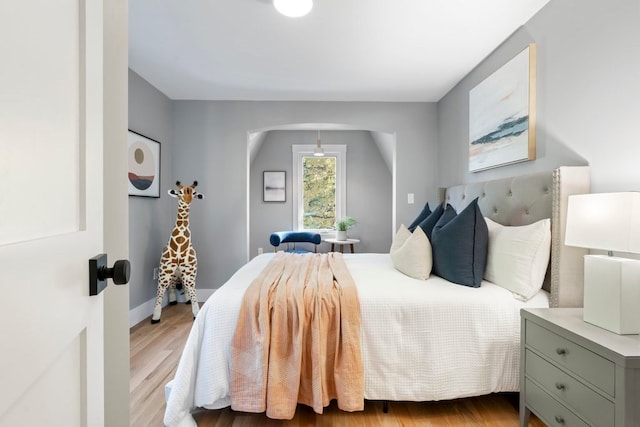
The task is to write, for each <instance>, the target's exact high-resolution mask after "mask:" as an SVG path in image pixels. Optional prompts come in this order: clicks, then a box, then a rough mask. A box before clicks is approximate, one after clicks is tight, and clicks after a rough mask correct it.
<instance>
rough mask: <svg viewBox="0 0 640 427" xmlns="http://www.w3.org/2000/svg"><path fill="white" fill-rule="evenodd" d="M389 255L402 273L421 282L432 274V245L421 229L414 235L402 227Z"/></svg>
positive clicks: (417, 228)
mask: <svg viewBox="0 0 640 427" xmlns="http://www.w3.org/2000/svg"><path fill="white" fill-rule="evenodd" d="M389 253H390V255H391V260H392V261H393V266H394V267H395V268H396V270H398V271H400V272H401V273H404V274H406V275H407V276H409V277H413V278H414V279H420V280H426V279H427V278H428V277H429V275H430V274H431V266H432V262H433V261H432V254H431V244H430V243H429V239H428V238H427V235H426V234H424V232H423V231H422V229H420V227H416V229H415V231H414V232H413V233H412V232H410V231H409V230H408V229H407V227H405V226H404V224H403V225H401V226H400V229H399V230H398V232H397V233H396V236H395V237H394V239H393V243H392V244H391V249H390V250H389Z"/></svg>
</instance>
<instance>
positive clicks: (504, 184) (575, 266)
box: [444, 166, 591, 307]
mask: <svg viewBox="0 0 640 427" xmlns="http://www.w3.org/2000/svg"><path fill="white" fill-rule="evenodd" d="M590 186H591V184H590V178H589V167H588V166H578V167H569V166H565V167H560V168H558V169H555V170H553V171H551V172H540V173H535V174H530V175H522V176H516V177H512V178H503V179H497V180H493V181H486V182H478V183H472V184H465V185H456V186H454V187H449V188H447V189H446V192H445V196H444V197H445V201H446V202H447V203H449V204H451V206H453V207H454V208H455V209H456V211H457V212H460V211H461V210H462V209H464V207H465V206H467V205H468V204H469V203H470V202H472V201H473V200H474V199H475V198H476V197H478V205H479V206H480V210H481V211H482V214H483V215H484V216H485V217H488V218H491V219H492V220H493V221H495V222H498V223H500V224H503V225H526V224H531V223H534V222H536V221H539V220H541V219H543V218H551V259H550V267H549V271H547V277H546V279H545V285H544V286H543V287H544V288H545V289H546V290H547V291H549V292H550V294H551V307H582V300H583V291H582V289H583V256H584V255H586V254H587V250H585V249H581V248H574V247H569V246H565V244H564V232H565V228H566V227H565V224H566V215H567V198H568V197H569V195H571V194H583V193H588V192H589V191H590Z"/></svg>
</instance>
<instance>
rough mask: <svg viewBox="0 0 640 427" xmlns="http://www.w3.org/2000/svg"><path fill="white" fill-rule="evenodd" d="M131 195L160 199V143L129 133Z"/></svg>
mask: <svg viewBox="0 0 640 427" xmlns="http://www.w3.org/2000/svg"><path fill="white" fill-rule="evenodd" d="M128 140H129V155H128V156H129V157H128V158H129V174H128V178H129V179H128V181H129V195H130V196H142V197H156V198H158V197H160V143H159V142H158V141H155V140H153V139H151V138H147V137H146V136H143V135H140V134H139V133H136V132H133V131H131V130H130V131H129V133H128Z"/></svg>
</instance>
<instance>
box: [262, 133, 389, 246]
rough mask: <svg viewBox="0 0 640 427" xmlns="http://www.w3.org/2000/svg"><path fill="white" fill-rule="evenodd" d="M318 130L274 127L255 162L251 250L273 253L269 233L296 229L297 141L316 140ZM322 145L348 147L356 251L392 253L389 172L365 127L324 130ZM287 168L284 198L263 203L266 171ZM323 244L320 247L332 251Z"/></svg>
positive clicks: (351, 232) (349, 195)
mask: <svg viewBox="0 0 640 427" xmlns="http://www.w3.org/2000/svg"><path fill="white" fill-rule="evenodd" d="M317 137H318V134H317V132H314V131H292V130H280V131H270V132H268V133H267V136H266V137H265V139H264V142H263V144H262V147H261V149H260V151H259V152H258V154H257V156H256V159H255V161H254V162H253V163H252V164H251V177H250V179H251V181H250V182H251V184H250V189H251V190H250V193H251V196H250V221H251V229H250V238H251V246H250V254H251V257H253V256H254V255H256V254H257V248H259V247H261V248H263V249H264V250H265V251H272V250H273V246H271V245H270V244H269V235H270V234H271V233H272V232H273V231H279V230H293V203H292V202H293V181H292V179H293V170H292V168H293V160H292V151H291V146H292V145H293V144H311V145H313V144H315V143H316V139H317ZM320 137H321V141H322V144H323V145H329V144H344V145H346V146H347V215H349V216H352V217H354V218H355V219H356V220H357V221H358V224H357V225H356V226H355V227H354V228H353V229H351V230H349V237H353V238H357V239H360V240H361V242H360V243H359V244H358V245H357V247H356V250H357V251H358V252H388V250H389V246H390V245H391V236H392V230H391V211H392V209H391V200H392V197H391V193H392V191H391V178H392V177H391V171H390V170H389V168H388V167H387V165H386V164H385V162H384V160H383V158H382V156H381V154H380V150H379V149H378V147H377V145H376V143H375V142H374V141H373V139H372V137H371V133H370V132H367V131H322V132H321V135H320ZM265 170H283V171H286V187H287V193H286V202H285V203H265V202H263V201H262V172H263V171H265ZM328 249H329V247H328V244H327V243H323V244H322V246H320V248H319V250H322V251H325V250H328Z"/></svg>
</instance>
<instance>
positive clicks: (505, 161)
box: [469, 43, 536, 172]
mask: <svg viewBox="0 0 640 427" xmlns="http://www.w3.org/2000/svg"><path fill="white" fill-rule="evenodd" d="M535 107H536V45H535V44H533V43H532V44H530V45H529V46H527V47H526V48H525V49H524V50H522V51H521V52H520V53H519V54H518V55H516V56H515V57H514V58H512V59H511V60H510V61H509V62H507V63H506V64H504V65H503V66H502V67H500V68H499V69H498V70H496V71H495V72H494V73H493V74H491V75H490V76H489V77H487V78H486V79H484V80H483V81H482V82H480V83H479V84H478V85H477V86H475V87H474V88H473V89H471V90H470V91H469V171H470V172H479V171H483V170H486V169H491V168H495V167H499V166H504V165H509V164H513V163H519V162H524V161H527V160H535V158H536V108H535Z"/></svg>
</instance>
